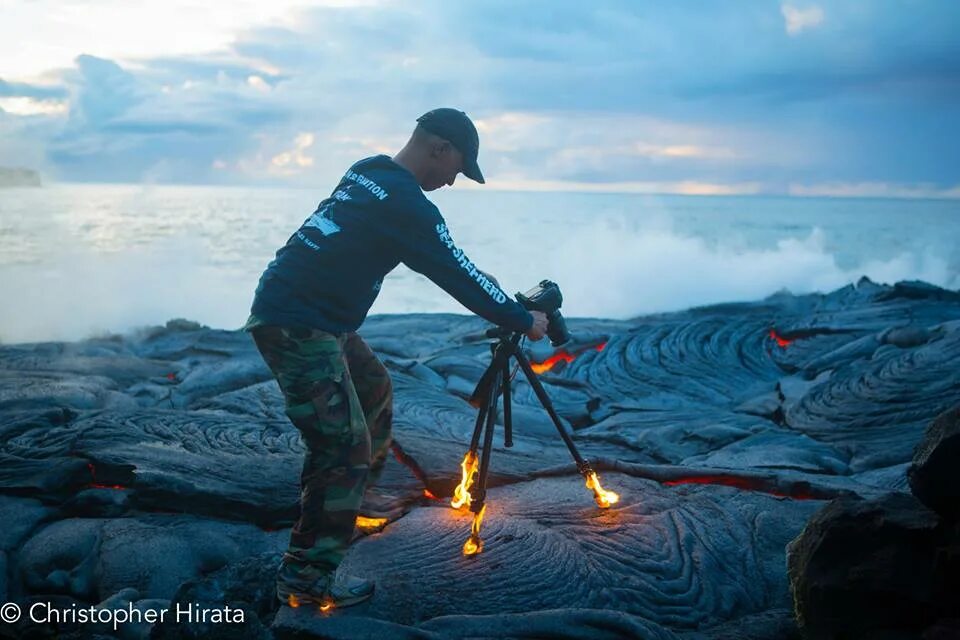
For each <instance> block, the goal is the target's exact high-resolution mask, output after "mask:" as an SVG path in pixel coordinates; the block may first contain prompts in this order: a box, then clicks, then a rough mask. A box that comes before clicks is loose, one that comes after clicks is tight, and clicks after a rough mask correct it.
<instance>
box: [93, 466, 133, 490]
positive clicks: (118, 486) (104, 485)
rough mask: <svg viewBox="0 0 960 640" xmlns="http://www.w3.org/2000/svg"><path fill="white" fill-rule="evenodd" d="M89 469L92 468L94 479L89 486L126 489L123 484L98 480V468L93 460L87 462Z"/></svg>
mask: <svg viewBox="0 0 960 640" xmlns="http://www.w3.org/2000/svg"><path fill="white" fill-rule="evenodd" d="M87 469H89V470H90V478H91V479H92V480H93V482H91V483H90V484H88V485H87V486H88V487H89V488H91V489H126V488H127V487H125V486H123V485H122V484H102V483H99V482H97V469H96V467H94V466H93V463H92V462H88V463H87Z"/></svg>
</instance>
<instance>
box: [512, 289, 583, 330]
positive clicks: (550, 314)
mask: <svg viewBox="0 0 960 640" xmlns="http://www.w3.org/2000/svg"><path fill="white" fill-rule="evenodd" d="M516 297H517V302H519V303H520V304H521V305H523V307H524V308H525V309H526V310H527V311H541V312H543V313H544V314H546V316H547V337H548V338H550V344H552V345H553V346H554V347H559V346H560V345H562V344H565V343H567V342H568V341H569V340H570V331H569V330H567V321H566V320H564V319H563V315H562V314H561V313H560V305H562V304H563V295H562V294H561V293H560V287H559V286H558V285H557V283H556V282H552V281H550V280H541V281H540V284H538V285H537V286H536V287H534V288H533V289H530V290H529V291H527V292H526V293H518V294H517V296H516Z"/></svg>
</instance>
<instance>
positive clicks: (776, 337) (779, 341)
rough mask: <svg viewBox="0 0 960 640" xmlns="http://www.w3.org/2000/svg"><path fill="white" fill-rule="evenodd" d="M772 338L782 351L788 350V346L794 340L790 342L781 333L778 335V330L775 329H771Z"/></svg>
mask: <svg viewBox="0 0 960 640" xmlns="http://www.w3.org/2000/svg"><path fill="white" fill-rule="evenodd" d="M770 338H771V339H772V340H775V341H776V342H777V345H779V346H780V348H781V349H786V348H787V345H789V344H790V343H791V342H793V340H790V339H789V338H784V337H783V336H781V335H780V334H779V333H777V330H776V329H773V328H771V329H770Z"/></svg>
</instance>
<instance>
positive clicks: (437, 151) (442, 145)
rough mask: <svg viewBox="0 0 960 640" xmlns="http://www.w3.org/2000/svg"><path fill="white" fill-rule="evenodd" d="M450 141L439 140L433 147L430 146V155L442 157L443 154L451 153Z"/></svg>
mask: <svg viewBox="0 0 960 640" xmlns="http://www.w3.org/2000/svg"><path fill="white" fill-rule="evenodd" d="M449 151H450V143H449V142H447V141H446V140H437V141H436V142H435V143H434V144H433V146H432V147H430V157H432V158H442V157H443V154H445V153H449Z"/></svg>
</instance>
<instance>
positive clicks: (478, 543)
mask: <svg viewBox="0 0 960 640" xmlns="http://www.w3.org/2000/svg"><path fill="white" fill-rule="evenodd" d="M486 510H487V505H483V508H482V509H480V513H475V514H473V524H471V525H470V537H469V538H467V541H466V542H464V543H463V555H465V556H475V555H477V554H478V553H480V552H481V551H483V540H481V539H480V523H481V522H483V514H484V512H485V511H486Z"/></svg>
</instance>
